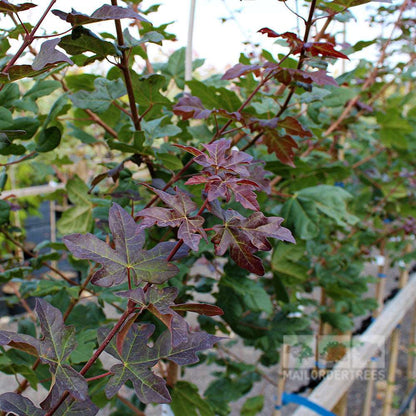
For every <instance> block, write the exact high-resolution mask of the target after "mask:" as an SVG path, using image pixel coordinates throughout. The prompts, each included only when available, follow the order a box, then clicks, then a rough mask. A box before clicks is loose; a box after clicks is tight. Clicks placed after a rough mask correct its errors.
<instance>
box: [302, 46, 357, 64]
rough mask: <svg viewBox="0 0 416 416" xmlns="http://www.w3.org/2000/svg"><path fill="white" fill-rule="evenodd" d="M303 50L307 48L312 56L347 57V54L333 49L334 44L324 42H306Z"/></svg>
mask: <svg viewBox="0 0 416 416" xmlns="http://www.w3.org/2000/svg"><path fill="white" fill-rule="evenodd" d="M304 48H305V50H307V51H308V52H309V53H310V54H311V55H312V56H318V55H322V56H326V57H328V58H342V59H348V60H349V58H348V56H347V55H344V54H343V53H341V52H339V51H336V50H335V49H334V45H333V44H332V43H324V42H307V43H305V45H304Z"/></svg>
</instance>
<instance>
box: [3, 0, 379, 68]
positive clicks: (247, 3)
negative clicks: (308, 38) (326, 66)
mask: <svg viewBox="0 0 416 416" xmlns="http://www.w3.org/2000/svg"><path fill="white" fill-rule="evenodd" d="M11 1H12V2H13V3H17V2H18V1H17V0H11ZM26 1H30V0H26ZM296 1H297V0H287V5H288V6H289V7H291V8H293V9H295V8H296ZM33 2H34V3H35V4H38V7H35V8H33V9H30V10H28V11H25V12H22V13H21V18H22V20H23V21H29V22H31V23H32V24H33V23H34V22H36V20H37V19H38V17H39V16H40V14H41V13H42V12H43V9H44V8H45V7H46V6H47V5H48V4H49V0H35V1H33ZM190 2H191V0H159V1H157V0H144V1H143V3H142V8H143V9H145V8H147V7H148V6H151V5H153V4H156V3H160V4H161V7H160V8H159V11H158V12H157V13H153V14H151V15H149V20H150V21H151V22H152V23H154V24H156V25H160V24H162V23H167V22H173V23H172V25H171V26H169V28H168V29H169V31H170V32H172V33H174V34H176V36H177V42H165V43H164V45H163V47H162V48H158V47H157V46H154V47H153V46H152V47H151V48H150V50H149V53H150V56H151V57H153V59H163V55H168V54H170V53H172V52H173V51H174V50H175V49H177V48H179V47H181V46H185V45H186V40H187V33H188V21H189V10H190ZM104 3H106V2H104V1H103V0H88V1H86V0H71V1H65V0H57V1H56V3H55V5H54V8H55V9H60V10H63V11H66V12H69V11H70V9H71V7H73V8H74V9H75V10H77V11H79V12H82V13H87V14H89V13H92V12H93V11H94V10H95V9H97V8H99V7H100V6H102V5H103V4H104ZM108 3H110V1H109V0H108V2H107V4H108ZM119 3H120V5H122V4H123V3H122V2H119ZM299 4H302V2H299ZM298 11H299V14H301V15H302V16H305V17H306V16H307V13H308V9H307V8H305V7H301V6H299V10H298ZM352 11H353V13H354V15H355V16H356V21H354V22H351V23H348V25H347V32H346V40H347V42H349V43H351V44H354V43H356V42H358V41H360V40H370V39H373V38H374V37H375V36H376V35H377V30H379V29H377V28H375V29H372V28H370V27H369V26H368V24H367V23H366V22H365V18H366V17H367V16H368V14H369V11H368V6H366V5H363V6H358V7H355V8H354V9H353V10H352ZM96 25H98V24H94V25H89V28H90V29H91V30H93V31H95V30H97V31H98V27H97V26H96ZM100 25H101V26H100V28H101V29H103V30H108V31H111V32H113V31H114V29H113V28H114V27H113V24H112V22H106V23H103V24H100ZM43 27H45V28H46V30H47V31H50V32H53V31H54V30H55V31H58V32H59V31H61V30H65V28H66V27H67V26H66V24H65V23H64V22H63V21H62V20H60V19H59V18H57V17H56V16H54V15H48V17H47V18H46V20H45V22H44V25H43ZM263 27H269V28H271V29H273V30H275V31H276V32H278V33H283V32H286V31H293V32H297V30H298V28H300V30H301V32H302V31H303V29H304V25H303V22H302V21H300V20H299V19H298V18H297V17H296V16H295V15H294V14H293V13H291V12H289V10H288V9H287V8H286V6H285V4H284V2H283V1H278V0H196V12H195V27H194V36H193V55H194V57H195V58H196V57H197V58H204V59H205V60H206V61H205V69H207V70H209V69H210V68H216V69H217V70H219V71H222V70H224V69H226V68H228V67H230V66H232V65H234V64H236V63H238V58H239V54H240V52H244V51H251V50H252V48H253V47H252V46H250V45H247V44H245V43H246V42H248V41H250V42H251V44H252V43H257V44H259V45H260V46H259V49H261V48H264V49H267V50H269V51H270V52H272V53H277V52H278V51H279V52H282V51H283V50H282V49H279V46H277V45H274V39H271V38H267V37H266V36H265V35H261V34H259V33H257V31H258V30H259V29H261V28H263ZM342 29H343V25H342V24H340V23H337V24H335V25H331V26H330V27H329V32H330V33H340V32H341V31H342ZM337 39H339V40H341V39H342V36H339V37H338V38H337ZM338 49H339V47H338ZM358 57H359V55H357V58H358ZM338 70H339V69H337V68H335V71H336V72H337V71H338Z"/></svg>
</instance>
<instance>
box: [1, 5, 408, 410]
mask: <svg viewBox="0 0 416 416" xmlns="http://www.w3.org/2000/svg"><path fill="white" fill-rule="evenodd" d="M52 3H53V2H51V4H52ZM127 3H128V4H129V7H119V6H117V5H115V4H117V2H112V5H111V6H110V5H103V6H102V7H100V8H99V9H98V10H96V11H95V12H94V13H92V14H91V15H86V14H82V13H79V12H76V11H74V10H73V11H72V12H70V13H67V12H63V11H60V10H52V14H53V16H55V19H60V20H59V22H60V24H62V21H64V22H65V24H67V25H68V28H69V29H70V32H71V33H70V34H63V35H62V34H61V35H58V34H55V35H52V36H51V37H48V38H47V39H46V40H43V41H42V44H41V46H40V49H39V51H38V52H37V53H36V56H35V57H34V58H33V61H32V64H31V65H27V64H26V65H19V64H17V63H16V61H17V60H18V59H19V58H20V56H21V54H22V52H23V51H29V52H34V48H33V46H32V42H33V41H34V40H35V39H37V36H38V35H37V30H38V29H39V25H38V26H35V27H33V26H32V25H30V24H29V23H24V20H22V18H23V15H24V14H23V13H24V11H25V10H28V9H30V8H32V7H35V4H32V3H22V4H18V5H16V4H12V3H10V2H9V1H6V0H0V12H1V13H5V14H7V15H8V16H10V17H11V18H12V20H13V21H14V22H15V23H16V26H15V27H13V28H12V29H10V30H3V31H2V36H1V38H0V52H1V55H0V66H1V67H2V72H1V74H0V114H1V120H0V155H2V160H3V159H4V163H3V164H2V166H3V171H2V172H1V173H0V190H1V191H3V189H5V188H10V186H11V183H13V182H12V181H10V180H9V179H8V172H9V169H11V168H12V166H13V167H14V172H13V175H14V176H17V179H18V181H20V184H21V185H22V186H23V185H29V184H30V183H28V182H25V181H27V180H28V179H27V178H28V177H36V178H39V184H42V183H45V182H46V181H48V180H50V179H54V180H57V179H59V180H61V181H62V182H64V188H63V189H60V190H57V191H56V192H55V193H54V194H52V196H51V199H55V200H57V201H58V202H60V203H61V205H63V206H67V207H68V208H67V209H66V210H65V211H64V212H63V213H62V216H61V218H60V219H59V220H58V221H57V228H58V230H59V232H60V236H61V237H62V241H59V242H51V241H44V242H41V243H39V244H37V245H36V246H35V247H34V248H32V249H31V248H30V247H28V246H27V245H25V242H24V235H23V234H24V230H20V229H19V228H18V227H15V226H14V225H13V218H14V217H16V215H19V214H20V215H22V213H23V210H22V209H21V208H23V207H24V203H26V204H27V206H28V207H32V206H34V205H35V201H33V200H31V199H29V200H27V202H22V200H20V199H17V198H14V196H13V195H11V196H9V197H7V198H3V199H0V227H1V232H2V236H3V239H2V240H1V247H0V250H1V252H2V253H4V256H3V257H2V259H3V260H2V262H1V263H0V282H1V283H6V284H10V285H12V287H14V288H17V289H16V290H17V292H16V296H13V297H10V299H9V302H10V303H13V302H15V303H19V302H21V301H22V300H23V301H24V305H26V308H29V309H30V302H31V300H30V299H31V298H32V297H36V298H37V300H36V306H35V314H36V316H35V315H33V314H32V318H33V319H34V320H36V318H37V320H38V321H39V323H40V331H37V330H36V328H35V325H34V323H33V322H31V321H29V322H28V321H27V320H26V319H23V318H22V319H20V321H19V328H18V332H17V333H13V332H10V331H0V346H1V347H0V371H1V372H4V373H7V374H15V375H21V376H23V377H24V378H25V379H26V380H27V381H23V382H21V383H20V385H19V386H18V388H17V390H16V392H15V393H12V392H10V393H5V394H2V395H0V410H1V411H3V412H12V413H15V414H17V415H19V416H20V415H35V416H38V415H39V416H40V415H46V416H51V415H53V414H57V415H59V414H65V415H76V414H80V412H82V414H83V415H90V414H91V415H94V414H96V413H97V412H98V409H99V408H102V407H104V406H106V405H108V404H109V403H110V405H111V407H112V411H113V413H112V414H113V415H121V414H123V415H127V414H131V412H134V414H140V412H142V411H143V410H144V409H145V407H146V405H147V404H148V403H168V402H171V407H172V410H173V412H174V413H175V415H181V416H182V415H196V414H201V415H202V414H204V415H207V416H214V415H220V416H222V415H227V414H229V413H230V407H229V405H228V403H229V402H232V401H235V400H238V399H240V398H241V397H243V396H245V395H247V394H248V393H249V391H250V390H251V388H252V386H253V383H254V382H256V381H259V380H260V378H261V377H260V375H259V374H260V372H259V371H258V369H257V368H256V365H252V364H247V363H243V362H240V361H238V359H237V358H236V357H235V355H232V354H230V356H229V357H226V358H224V357H225V356H227V351H228V350H227V348H224V349H223V350H222V353H221V354H217V353H215V352H210V353H208V354H205V355H204V353H203V351H204V350H206V349H209V348H212V347H213V346H214V344H217V345H218V343H219V347H218V348H222V345H223V344H224V343H225V342H226V341H224V340H222V338H223V336H227V335H229V334H230V333H231V331H233V333H234V334H237V335H238V336H239V337H240V338H241V339H242V340H243V341H244V344H245V345H246V346H247V348H255V349H257V350H258V351H259V352H260V354H259V363H261V364H263V365H266V366H271V365H273V364H275V363H276V362H277V361H278V359H279V357H278V354H277V351H278V349H279V347H280V346H281V345H282V343H283V340H284V336H287V335H296V334H305V333H308V332H309V331H310V324H311V321H316V322H327V323H329V324H330V325H331V326H332V327H333V328H334V331H349V330H351V329H352V326H353V319H352V318H353V317H354V316H359V315H364V314H365V313H367V312H368V311H369V310H371V309H374V308H375V307H376V304H375V302H374V300H373V299H371V298H366V297H365V293H366V291H367V283H368V282H369V281H370V280H371V279H370V278H369V277H368V276H365V275H363V270H364V267H363V265H364V262H365V261H367V260H369V258H370V254H371V253H370V248H371V247H372V246H374V245H377V244H379V243H380V242H385V241H386V239H388V238H389V237H390V236H391V235H393V234H395V235H398V236H402V237H403V239H402V242H401V243H395V244H394V245H393V243H392V244H391V246H392V247H391V250H393V249H394V250H395V252H396V253H401V250H402V249H403V248H404V246H405V244H406V241H405V238H406V237H407V236H408V235H412V234H414V230H415V220H414V218H415V217H416V208H415V201H416V198H415V196H416V193H415V185H416V184H415V180H414V172H415V167H414V161H413V160H412V158H411V157H412V156H411V155H412V154H413V152H412V150H415V149H414V147H415V144H414V143H416V140H415V133H414V132H415V131H416V130H415V128H414V127H415V125H416V111H415V108H416V102H415V96H414V93H413V88H412V86H413V83H414V77H412V74H413V72H414V59H415V56H414V53H413V52H412V51H413V49H412V46H411V45H410V44H409V42H408V38H409V36H408V34H409V33H410V32H411V30H412V21H411V19H407V18H406V16H407V15H406V13H405V14H404V15H403V16H402V17H401V19H400V21H399V23H400V24H399V25H396V26H397V27H399V28H400V30H401V32H402V34H401V35H400V36H398V37H396V38H395V39H394V42H393V39H392V40H390V44H393V43H394V45H395V46H394V47H395V48H398V49H399V50H398V52H399V56H407V55H408V56H409V59H408V60H407V61H406V62H400V61H398V60H396V61H394V60H393V61H392V62H390V61H389V60H388V57H387V56H388V55H387V54H386V51H385V49H383V48H384V47H385V46H384V45H385V44H381V48H382V49H381V50H382V56H383V55H384V57H385V59H386V60H385V61H384V62H382V63H383V64H384V65H385V66H384V67H383V69H382V70H380V68H379V67H378V66H377V65H376V66H374V64H373V63H372V62H370V61H366V60H361V61H360V62H359V64H358V66H357V67H356V68H354V69H353V70H351V71H350V72H346V73H344V74H343V75H341V76H340V77H338V78H337V79H334V78H333V77H332V76H330V75H329V74H328V65H329V63H331V62H334V61H335V60H337V59H346V58H347V57H349V56H350V55H353V54H354V53H355V52H357V51H360V50H362V49H364V48H366V47H371V46H372V45H374V44H377V41H376V40H374V41H369V42H361V43H360V42H359V43H357V44H356V45H352V46H350V47H349V48H347V47H346V46H344V49H343V50H342V51H341V50H340V46H337V45H336V42H335V38H334V37H332V36H330V35H328V34H326V33H320V34H318V35H317V36H316V37H315V38H314V39H312V40H310V39H309V38H308V33H311V29H312V27H313V25H314V24H315V22H316V20H315V19H316V18H321V17H325V18H326V19H328V21H331V20H333V19H339V20H342V19H344V20H345V19H348V18H349V17H351V14H350V12H349V11H348V10H347V7H348V6H350V5H349V4H345V3H344V2H342V1H325V2H321V3H320V5H319V7H318V9H317V10H315V7H316V4H315V2H312V3H310V4H309V8H310V12H309V18H308V19H305V23H306V25H305V27H306V30H305V34H304V36H303V38H302V37H301V36H300V35H299V34H298V35H297V34H294V33H291V32H284V33H280V34H279V33H277V32H275V31H274V30H272V29H269V28H263V29H260V30H259V32H260V34H265V35H267V36H268V37H269V38H271V40H272V39H273V40H276V41H277V42H280V44H281V45H283V46H284V47H286V48H287V53H286V54H279V55H277V56H275V55H273V54H271V53H270V52H268V51H266V50H263V51H261V53H259V54H256V53H254V54H252V55H251V56H250V57H247V56H245V55H243V54H242V55H241V57H240V62H239V63H238V64H236V65H235V66H233V67H232V68H230V69H229V70H227V71H226V72H225V74H223V75H222V76H221V77H220V76H219V75H217V74H215V75H213V76H211V77H210V78H208V79H206V80H204V81H198V80H196V79H193V80H190V81H185V50H184V49H183V48H182V49H179V50H177V51H176V52H174V53H173V54H172V55H171V56H170V57H169V59H168V60H167V62H164V63H158V64H154V63H152V62H150V60H149V57H148V55H147V45H148V44H149V43H153V44H158V45H160V44H162V42H164V41H166V40H171V39H173V38H174V35H172V34H170V33H168V32H167V30H166V29H167V25H161V26H159V27H155V26H153V25H152V24H151V23H150V22H149V20H152V19H151V14H152V13H154V12H157V9H158V6H157V5H155V6H152V7H150V8H149V9H147V10H142V9H141V8H140V7H141V2H140V1H131V2H127ZM355 3H357V4H358V3H364V2H355ZM355 3H354V5H357V4H355ZM48 10H49V9H48ZM328 13H329V14H328ZM382 13H383V14H386V16H385V17H386V22H388V20H389V19H388V16H392V17H395V16H397V9H396V8H394V7H392V8H391V9H390V11H389V12H386V11H385V10H382ZM17 14H19V15H17ZM148 15H150V17H149V16H148ZM314 16H315V17H314ZM107 20H110V21H114V22H115V25H116V30H115V33H116V34H117V35H116V36H114V35H112V34H110V33H108V32H105V33H101V34H99V33H95V32H93V31H92V30H91V29H89V28H87V27H86V25H89V26H88V27H92V28H93V27H98V24H99V23H100V22H102V21H107ZM120 20H121V21H125V22H128V23H130V26H129V27H128V28H125V29H124V30H123V29H122V26H121V22H120ZM41 23H42V21H40V22H39V24H41ZM90 25H91V26H90ZM133 31H135V33H136V34H133ZM137 36H138V37H137ZM259 36H260V35H259ZM136 37H137V38H136ZM10 39H20V40H21V41H22V48H21V49H20V50H19V52H18V53H16V54H14V55H9V54H8V51H9V48H10V42H9V40H10ZM396 45H397V46H396ZM58 48H59V49H58ZM383 50H384V52H383ZM63 51H64V52H63ZM104 59H106V60H108V61H113V62H114V63H115V65H114V66H112V67H111V68H110V69H109V70H108V72H107V73H106V75H105V76H100V75H96V74H95V73H91V72H89V65H90V64H92V63H95V64H97V62H99V61H103V60H104ZM202 63H203V61H202V60H196V61H194V62H193V69H194V70H196V69H197V68H198V67H199V66H201V65H202ZM133 64H134V65H133ZM73 65H76V66H78V67H80V68H83V71H82V72H81V71H76V72H71V70H70V69H68V68H71V66H73ZM63 69H64V70H65V71H62V70H63ZM393 75H394V76H393ZM27 78H30V79H31V81H27ZM403 84H405V85H406V88H405V89H404V87H403ZM386 85H387V87H386ZM185 86H186V87H187V91H188V92H185V91H184V90H185ZM173 96H175V99H174V101H172V98H171V97H173ZM48 97H49V98H48ZM74 149H75V150H74ZM85 165H86V166H87V169H85ZM88 169H89V170H88ZM74 172H77V173H79V175H80V176H77V175H75V174H74ZM86 172H87V173H86ZM191 192H192V193H191ZM283 221H284V224H285V227H283V226H282V223H283ZM22 231H23V232H22ZM295 239H296V244H293V243H295ZM288 243H290V244H288ZM21 250H22V251H23V252H24V254H25V257H26V259H21V257H19V255H18V254H19V252H21ZM13 251H15V252H16V255H13V254H10V253H13ZM268 252H271V253H270V255H269V254H268ZM214 254H215V256H214ZM413 254H414V253H413ZM411 256H412V253H409V254H408V256H407V258H408V259H410V258H411ZM218 257H222V260H221V261H219V260H218ZM67 261H69V263H70V266H71V269H72V270H76V271H77V273H78V276H79V279H78V280H77V281H75V280H73V279H71V278H68V277H67V275H66V273H65V269H67V267H68V264H67ZM97 265H98V266H99V267H100V268H98V269H97ZM194 266H196V267H194ZM204 267H207V268H208V269H209V272H205V271H204ZM52 272H53V273H54V276H52V275H51V273H52ZM56 274H58V275H59V276H60V277H61V278H62V279H61V280H57V279H56V278H55V277H56ZM214 274H215V275H218V276H219V279H218V280H215V279H214V278H213V275H214ZM317 287H319V288H320V289H321V291H322V293H323V294H324V295H323V298H325V299H327V300H328V302H327V303H324V302H322V301H321V302H319V301H318V300H317V299H311V297H310V295H309V293H310V292H312V291H313V290H314V288H317ZM86 292H88V293H89V294H90V295H91V296H94V299H95V301H94V302H91V301H86V300H85V299H84V295H85V293H86ZM207 293H209V294H211V298H210V299H211V302H212V303H214V300H215V305H214V304H208V303H201V301H200V297H201V296H200V295H201V294H204V295H206V294H207ZM105 305H112V306H113V307H115V308H116V309H117V310H119V311H120V313H121V314H120V315H119V316H117V318H115V319H110V317H109V315H108V308H104V306H105ZM305 305H307V306H308V311H309V312H308V315H306V314H305V313H304V311H303V307H304V306H305ZM190 312H194V313H197V314H198V320H197V324H193V325H190V324H189V323H188V321H187V320H186V315H187V314H188V313H190ZM109 321H110V322H109ZM111 321H113V322H111ZM110 323H112V326H111V325H109V324H110ZM6 346H7V348H4V347H6ZM104 351H106V352H107V353H109V354H110V355H111V356H112V357H113V358H114V359H115V360H116V361H117V363H116V364H113V365H111V366H107V364H106V362H105V361H103V362H101V353H102V352H104ZM197 354H198V355H197ZM199 357H200V358H202V359H201V362H203V363H205V364H210V363H214V362H215V363H216V364H217V365H219V366H221V367H223V368H224V371H221V372H217V373H216V374H215V379H214V380H213V381H212V382H211V383H210V385H209V386H208V388H207V389H206V391H205V392H204V394H203V397H202V396H201V394H200V392H199V391H198V388H197V387H196V386H194V385H193V384H192V383H189V382H187V381H184V380H181V381H177V380H176V379H177V376H178V370H177V367H178V366H182V365H188V364H195V363H197V361H198V359H199ZM191 371H194V370H191ZM195 371H198V370H197V369H196V370H195ZM38 384H42V385H43V386H44V387H45V388H47V389H48V391H49V393H48V395H47V397H46V398H45V400H44V401H43V402H42V403H41V404H40V407H37V406H35V405H34V404H33V403H32V402H31V401H30V400H29V399H27V398H25V397H24V396H22V395H21V394H20V393H22V392H24V390H25V389H26V388H27V387H28V386H29V385H30V386H31V387H33V388H37V387H38ZM122 386H127V387H128V388H130V389H131V391H132V396H131V398H129V405H130V408H129V407H126V406H125V403H126V398H125V397H124V396H123V394H124V393H123V392H122V391H121V392H120V388H121V387H122ZM133 392H134V394H133ZM263 403H264V400H263V397H262V396H258V397H251V398H249V399H248V400H247V401H246V402H245V404H244V405H243V407H242V409H241V414H242V415H255V414H257V413H258V412H261V411H262V408H263ZM132 407H133V408H134V410H132Z"/></svg>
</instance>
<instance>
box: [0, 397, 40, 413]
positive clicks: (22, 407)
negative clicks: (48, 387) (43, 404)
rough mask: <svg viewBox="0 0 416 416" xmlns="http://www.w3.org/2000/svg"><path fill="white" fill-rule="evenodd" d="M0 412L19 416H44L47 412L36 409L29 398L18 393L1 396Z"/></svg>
mask: <svg viewBox="0 0 416 416" xmlns="http://www.w3.org/2000/svg"><path fill="white" fill-rule="evenodd" d="M0 410H1V411H2V412H6V413H8V412H12V413H13V414H15V415H17V416H44V415H45V414H46V412H45V411H44V410H42V409H39V408H38V407H36V406H35V405H34V404H33V403H32V401H31V400H29V399H28V398H27V397H24V396H21V395H20V394H17V393H4V394H0Z"/></svg>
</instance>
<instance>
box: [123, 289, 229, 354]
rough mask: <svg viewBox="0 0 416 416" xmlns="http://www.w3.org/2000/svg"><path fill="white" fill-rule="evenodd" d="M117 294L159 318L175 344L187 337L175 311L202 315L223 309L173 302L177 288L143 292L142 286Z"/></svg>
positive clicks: (186, 330)
mask: <svg viewBox="0 0 416 416" xmlns="http://www.w3.org/2000/svg"><path fill="white" fill-rule="evenodd" d="M117 295H118V296H122V297H126V298H129V299H130V300H132V301H133V302H135V303H137V304H138V305H139V306H140V307H141V308H144V309H147V310H148V311H149V312H151V313H152V314H153V315H155V316H156V317H157V318H159V319H160V320H161V321H162V322H163V323H164V324H165V325H166V326H167V327H168V329H169V331H170V333H171V338H172V345H173V346H177V345H179V344H181V343H183V342H185V341H186V340H187V339H188V335H189V326H188V324H187V322H186V321H185V319H184V318H183V317H182V316H181V315H179V314H178V313H177V312H176V311H177V310H179V311H190V312H196V313H199V314H202V315H209V316H215V315H222V314H223V311H222V309H221V308H218V307H217V306H213V305H208V304H199V303H198V304H195V303H189V304H175V302H174V300H175V299H176V298H177V296H178V289H177V288H175V287H165V288H162V289H158V288H155V287H151V288H149V290H148V291H147V292H144V290H143V289H142V288H136V289H133V290H128V291H125V292H119V293H117Z"/></svg>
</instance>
